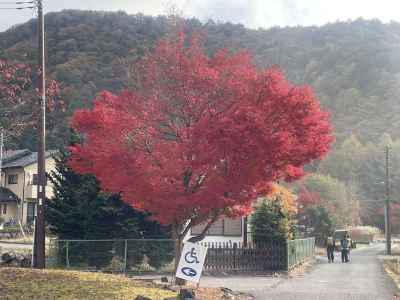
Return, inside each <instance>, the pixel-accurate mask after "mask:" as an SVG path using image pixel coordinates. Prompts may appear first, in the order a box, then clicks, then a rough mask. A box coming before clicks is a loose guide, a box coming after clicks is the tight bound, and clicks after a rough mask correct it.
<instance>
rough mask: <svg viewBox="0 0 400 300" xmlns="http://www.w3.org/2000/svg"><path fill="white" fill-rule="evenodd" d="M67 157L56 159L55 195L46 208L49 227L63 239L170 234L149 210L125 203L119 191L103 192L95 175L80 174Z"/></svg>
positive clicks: (120, 237)
mask: <svg viewBox="0 0 400 300" xmlns="http://www.w3.org/2000/svg"><path fill="white" fill-rule="evenodd" d="M66 161H67V155H66V154H61V156H60V157H59V158H57V159H56V171H54V172H52V174H51V176H50V181H51V182H52V184H53V186H54V197H53V198H52V199H50V200H49V201H48V202H47V204H48V207H47V210H46V220H47V223H48V225H49V229H50V231H51V232H52V233H54V234H55V235H57V237H58V238H59V239H127V238H130V239H133V238H166V237H168V235H167V233H166V229H165V228H163V227H162V226H160V225H159V224H158V223H157V222H155V221H150V220H148V217H149V215H148V214H146V213H143V212H139V211H137V210H134V209H132V208H131V207H130V206H128V205H126V204H124V203H123V202H122V200H121V198H120V196H119V195H109V194H107V193H104V192H102V191H101V189H100V185H99V183H98V182H97V180H96V178H95V177H94V176H92V175H79V174H76V173H75V172H73V171H72V169H70V168H69V166H68V165H67V163H66Z"/></svg>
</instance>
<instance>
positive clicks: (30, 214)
mask: <svg viewBox="0 0 400 300" xmlns="http://www.w3.org/2000/svg"><path fill="white" fill-rule="evenodd" d="M35 210H36V205H35V203H34V202H28V207H27V216H26V222H27V223H28V224H31V223H33V220H34V219H35Z"/></svg>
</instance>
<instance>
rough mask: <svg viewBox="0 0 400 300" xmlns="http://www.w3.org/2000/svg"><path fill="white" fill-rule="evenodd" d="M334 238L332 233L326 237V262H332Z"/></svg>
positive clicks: (333, 258) (333, 257)
mask: <svg viewBox="0 0 400 300" xmlns="http://www.w3.org/2000/svg"><path fill="white" fill-rule="evenodd" d="M334 252H335V240H334V238H333V236H332V234H329V235H328V238H327V239H326V254H327V255H328V262H329V263H333V261H334V260H335V255H334Z"/></svg>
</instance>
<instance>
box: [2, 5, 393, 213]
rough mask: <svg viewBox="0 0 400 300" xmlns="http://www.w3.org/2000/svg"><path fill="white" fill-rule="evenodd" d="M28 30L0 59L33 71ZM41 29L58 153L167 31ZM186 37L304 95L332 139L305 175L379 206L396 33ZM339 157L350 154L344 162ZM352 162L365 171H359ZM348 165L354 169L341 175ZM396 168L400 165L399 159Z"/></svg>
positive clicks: (96, 16)
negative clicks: (84, 112) (234, 55)
mask: <svg viewBox="0 0 400 300" xmlns="http://www.w3.org/2000/svg"><path fill="white" fill-rule="evenodd" d="M35 26H36V25H35V21H34V20H33V21H30V22H28V23H26V24H23V25H20V26H16V27H14V28H11V29H10V30H8V31H6V32H3V33H0V59H6V60H8V61H12V60H14V61H17V62H33V61H35V60H36V46H35V42H36V33H35ZM46 26H47V28H46V33H47V47H48V48H47V65H48V70H49V73H50V76H51V77H52V78H54V79H56V80H58V81H59V82H60V83H61V85H62V98H63V99H64V100H65V103H66V105H67V106H66V111H65V114H64V117H63V119H59V120H58V122H56V124H54V126H53V127H52V128H50V130H49V146H50V147H61V146H62V145H63V143H64V142H65V141H66V140H67V139H65V137H66V136H67V135H68V134H69V133H68V130H67V128H68V126H67V119H68V117H69V116H70V115H71V114H72V112H73V111H74V110H75V109H76V108H79V107H83V106H88V105H90V102H91V100H92V99H93V97H94V96H95V95H96V93H98V92H100V91H101V90H104V89H107V90H111V91H117V90H121V89H123V88H125V87H129V86H130V85H132V84H133V81H134V80H133V79H134V70H133V69H132V68H131V63H132V62H133V61H135V60H136V59H137V58H138V57H140V56H141V55H143V53H144V52H145V51H146V49H149V48H151V47H152V46H153V45H154V42H155V41H156V40H157V39H158V38H159V37H161V36H163V35H164V34H165V33H166V32H168V30H169V28H170V22H169V19H168V18H167V17H147V16H143V15H127V14H125V13H123V12H118V13H104V12H88V11H63V12H60V13H50V14H48V15H47V16H46ZM185 28H186V30H188V31H193V30H197V29H201V30H203V31H204V32H206V34H207V39H206V48H207V50H208V51H209V52H210V53H212V52H213V51H214V50H215V49H217V48H220V47H228V48H230V49H239V48H247V49H249V50H251V51H252V53H253V54H254V59H255V61H256V63H257V64H258V65H259V66H260V67H265V66H272V65H279V66H280V67H281V68H282V69H283V70H284V71H285V73H286V75H287V76H288V77H289V78H290V79H291V80H292V81H294V82H296V83H298V84H309V85H311V86H312V87H313V88H314V89H315V91H316V93H317V95H318V97H319V99H320V101H321V102H322V104H323V106H324V107H325V108H326V109H328V110H330V111H331V114H332V121H333V124H334V126H335V135H336V139H337V142H336V144H335V150H334V151H333V152H332V153H331V155H330V157H328V159H327V161H326V162H324V163H322V164H320V165H319V166H317V165H315V166H313V170H314V171H318V172H321V173H323V174H329V175H331V176H333V177H335V178H337V179H339V180H340V181H341V182H343V184H344V185H345V186H346V187H347V188H348V189H350V188H349V187H350V186H351V193H352V194H351V196H349V195H350V194H349V193H350V192H349V190H347V193H343V195H346V196H343V197H352V199H353V198H354V199H361V200H362V199H364V200H365V202H364V203H365V204H366V203H370V202H371V201H375V200H376V199H377V198H379V197H380V195H381V194H382V192H381V190H382V188H381V187H379V186H377V187H373V184H374V183H372V182H370V181H368V180H373V181H376V180H375V179H376V178H378V179H379V178H380V176H381V175H382V174H381V169H382V163H383V151H381V148H379V145H382V139H386V138H391V139H393V140H396V139H400V117H399V115H400V101H399V97H398V95H399V92H400V23H390V24H382V23H381V22H379V21H365V20H357V21H354V22H341V23H334V24H328V25H325V26H323V27H295V28H272V29H269V30H261V29H260V30H250V29H246V28H245V27H244V26H242V25H233V24H229V23H226V24H220V23H214V22H208V23H206V24H202V23H200V22H199V21H198V20H195V19H191V20H186V25H185ZM31 131H32V128H30V129H27V131H26V132H25V134H24V136H22V137H21V139H20V140H19V142H18V143H17V145H15V146H17V147H29V148H33V147H34V144H35V140H34V139H33V138H32V137H33V136H34V135H33V134H32V132H31ZM389 136H390V137H389ZM394 144H396V141H394ZM398 144H400V143H398ZM354 145H355V146H354ZM396 145H397V144H396ZM353 146H354V147H353ZM356 146H357V147H356ZM346 147H350V149H351V150H354V149H357V150H356V152H355V153H354V155H353V156H351V157H349V155H348V154H347V153H348V152H344V149H347V148H346ZM357 151H359V152H357ZM381 154H382V160H381V156H380V155H381ZM346 155H347V156H346ZM394 155H397V154H394ZM396 157H397V156H396ZM359 160H363V161H365V160H369V161H370V164H369V165H365V164H364V166H363V167H361V166H360V164H361V163H360V162H359ZM354 161H358V162H359V163H358V164H357V165H356V166H354V168H352V169H351V170H348V168H351V162H354ZM394 161H395V162H397V161H399V162H400V155H399V157H398V159H397V158H395V160H394ZM338 162H340V164H338ZM340 165H342V166H343V168H345V167H346V168H347V169H343V168H340V167H338V166H340ZM374 168H375V169H374ZM344 170H347V171H344ZM366 175H368V178H367V177H366ZM399 176H400V172H399ZM371 186H372V187H371ZM397 194H399V196H400V191H399V192H398V193H396V197H397ZM336 200H337V199H336ZM376 203H378V202H376ZM370 206H371V205H369V204H368V207H369V209H370ZM373 206H379V204H377V205H373ZM375 211H376V210H375Z"/></svg>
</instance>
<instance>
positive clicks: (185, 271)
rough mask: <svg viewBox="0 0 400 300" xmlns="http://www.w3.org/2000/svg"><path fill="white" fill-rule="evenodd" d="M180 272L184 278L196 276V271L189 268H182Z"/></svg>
mask: <svg viewBox="0 0 400 300" xmlns="http://www.w3.org/2000/svg"><path fill="white" fill-rule="evenodd" d="M181 271H182V273H183V274H185V275H186V276H189V277H194V276H196V275H197V272H196V270H194V269H192V268H189V267H184V268H182V270H181Z"/></svg>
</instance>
